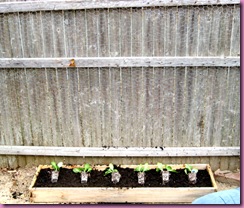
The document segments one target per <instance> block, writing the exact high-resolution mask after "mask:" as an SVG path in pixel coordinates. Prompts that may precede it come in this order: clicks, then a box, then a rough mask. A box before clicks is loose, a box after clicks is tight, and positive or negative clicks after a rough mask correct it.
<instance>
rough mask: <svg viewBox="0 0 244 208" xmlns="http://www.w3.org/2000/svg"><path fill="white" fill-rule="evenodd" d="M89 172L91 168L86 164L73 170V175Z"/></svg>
mask: <svg viewBox="0 0 244 208" xmlns="http://www.w3.org/2000/svg"><path fill="white" fill-rule="evenodd" d="M91 171H92V167H91V165H90V164H88V163H86V164H85V165H84V167H83V168H73V172H74V173H81V172H86V173H89V172H91Z"/></svg>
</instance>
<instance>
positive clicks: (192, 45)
mask: <svg viewBox="0 0 244 208" xmlns="http://www.w3.org/2000/svg"><path fill="white" fill-rule="evenodd" d="M198 16H199V10H198V9H191V8H189V11H188V24H187V34H188V35H187V45H188V50H187V55H188V56H197V49H198V30H199V24H198Z"/></svg>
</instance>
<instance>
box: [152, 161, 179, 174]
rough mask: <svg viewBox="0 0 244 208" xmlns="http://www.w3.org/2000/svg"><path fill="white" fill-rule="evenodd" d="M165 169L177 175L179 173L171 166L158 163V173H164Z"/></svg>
mask: <svg viewBox="0 0 244 208" xmlns="http://www.w3.org/2000/svg"><path fill="white" fill-rule="evenodd" d="M164 169H166V170H167V171H169V172H174V173H177V171H176V170H175V169H173V168H172V167H171V166H170V165H163V164H162V163H157V168H156V171H157V172H159V171H163V170H164Z"/></svg>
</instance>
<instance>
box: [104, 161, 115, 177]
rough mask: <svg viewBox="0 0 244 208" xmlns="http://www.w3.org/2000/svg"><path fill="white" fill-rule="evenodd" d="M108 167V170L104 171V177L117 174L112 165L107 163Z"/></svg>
mask: <svg viewBox="0 0 244 208" xmlns="http://www.w3.org/2000/svg"><path fill="white" fill-rule="evenodd" d="M108 167H109V168H108V169H107V170H106V171H105V173H104V176H106V175H108V174H111V173H116V172H118V170H117V169H115V168H114V165H113V164H112V163H109V165H108Z"/></svg>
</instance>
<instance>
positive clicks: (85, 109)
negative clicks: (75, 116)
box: [78, 68, 93, 147]
mask: <svg viewBox="0 0 244 208" xmlns="http://www.w3.org/2000/svg"><path fill="white" fill-rule="evenodd" d="M78 73H79V99H80V103H81V104H80V105H81V106H80V112H79V121H80V126H81V136H82V141H81V146H84V147H88V146H90V143H91V137H92V132H93V129H92V122H93V121H92V118H91V113H90V111H91V107H90V100H91V98H90V79H89V69H87V68H84V69H80V70H79V71H78Z"/></svg>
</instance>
